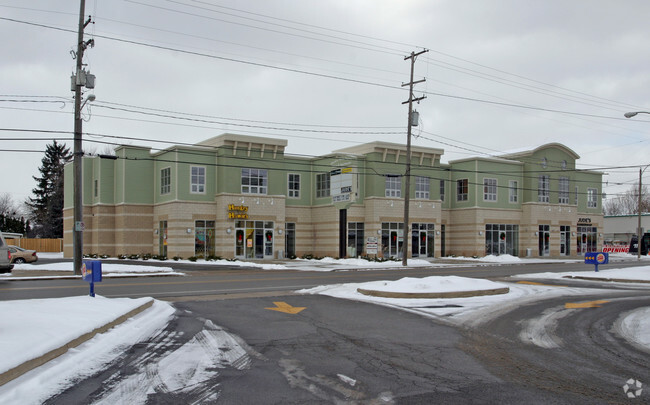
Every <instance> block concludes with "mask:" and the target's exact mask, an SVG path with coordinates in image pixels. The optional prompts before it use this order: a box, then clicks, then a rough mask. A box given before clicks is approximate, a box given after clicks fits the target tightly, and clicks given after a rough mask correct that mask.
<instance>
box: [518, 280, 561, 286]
mask: <svg viewBox="0 0 650 405" xmlns="http://www.w3.org/2000/svg"><path fill="white" fill-rule="evenodd" d="M517 284H527V285H543V286H546V287H566V286H565V285H557V284H542V283H537V282H535V281H517Z"/></svg>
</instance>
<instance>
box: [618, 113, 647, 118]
mask: <svg viewBox="0 0 650 405" xmlns="http://www.w3.org/2000/svg"><path fill="white" fill-rule="evenodd" d="M637 114H650V111H632V112H626V113H625V114H623V115H624V116H625V118H632V117H634V116H635V115H637Z"/></svg>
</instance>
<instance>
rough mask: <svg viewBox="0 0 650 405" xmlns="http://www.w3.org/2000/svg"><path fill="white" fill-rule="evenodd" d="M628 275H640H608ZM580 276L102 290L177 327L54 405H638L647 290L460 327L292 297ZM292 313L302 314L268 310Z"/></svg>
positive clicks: (522, 269) (32, 291)
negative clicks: (310, 290)
mask: <svg viewBox="0 0 650 405" xmlns="http://www.w3.org/2000/svg"><path fill="white" fill-rule="evenodd" d="M624 265H636V263H634V262H633V263H628V264H620V263H617V264H614V265H610V266H612V267H613V266H616V267H622V266H624ZM604 268H606V267H605V266H601V269H604ZM571 270H582V271H584V270H585V265H582V264H551V265H549V264H543V265H525V266H521V265H508V266H482V267H457V268H429V269H421V268H420V269H405V270H402V269H399V270H381V271H376V270H375V271H345V272H299V271H284V270H282V271H260V270H254V269H237V270H208V269H197V268H196V267H193V270H191V271H188V276H185V277H158V278H154V277H146V278H135V279H131V278H129V279H105V280H104V282H102V284H98V285H97V286H96V290H97V293H98V294H101V295H104V296H115V297H117V296H119V297H140V296H143V295H148V296H154V297H157V298H163V299H168V300H170V301H172V302H173V305H174V306H175V308H176V309H177V311H176V315H175V319H173V321H172V322H170V324H169V325H168V327H167V328H166V329H165V330H164V331H162V332H161V333H160V334H158V335H156V336H154V337H152V338H151V339H150V340H149V341H146V342H141V343H138V344H136V345H134V346H133V347H131V348H125V352H124V354H123V355H122V356H120V357H119V358H118V359H117V360H116V361H115V362H114V363H113V364H112V365H110V366H109V367H107V368H106V369H105V370H103V371H101V372H99V373H97V374H96V375H94V376H91V377H89V378H86V379H83V380H82V381H78V382H76V383H75V385H74V386H73V388H71V389H69V390H67V391H65V392H63V393H61V394H60V395H57V396H56V397H53V398H51V399H50V401H49V402H48V403H52V404H57V403H144V402H145V401H146V402H147V403H161V404H167V403H169V404H177V403H223V404H252V403H255V404H287V403H292V404H330V403H338V404H432V403H484V404H494V403H500V404H521V403H528V404H551V403H552V404H600V403H603V404H605V403H623V404H627V403H630V400H629V399H628V398H627V397H626V396H625V392H624V391H623V385H624V384H625V383H626V381H627V380H629V379H631V378H632V379H636V380H639V381H642V382H647V381H649V380H650V378H648V377H650V352H649V351H648V349H647V348H645V349H644V348H641V347H636V346H634V345H632V344H630V343H629V342H627V341H626V340H625V339H623V338H622V337H621V336H620V333H619V329H618V326H617V322H618V320H619V316H620V315H621V314H623V313H626V312H628V311H631V310H633V309H636V308H644V307H648V306H650V296H649V295H648V287H647V286H643V285H642V286H637V287H636V288H627V287H620V286H619V287H616V286H612V285H608V284H602V283H593V284H587V285H585V284H580V285H585V286H586V287H594V286H597V287H601V288H603V287H605V288H603V289H602V294H600V293H594V290H593V289H585V294H584V295H582V296H573V297H571V298H566V297H565V298H553V299H545V300H540V301H537V302H531V303H527V304H525V305H521V306H519V307H515V308H512V309H511V310H509V311H506V312H503V313H497V312H495V313H494V314H491V315H490V316H487V317H485V318H480V319H477V320H476V322H465V323H463V324H462V325H454V324H449V323H448V322H445V321H444V320H435V319H430V318H425V317H422V316H420V315H417V314H413V313H408V312H404V311H402V310H398V309H394V308H387V307H382V306H377V305H372V304H366V303H361V302H355V301H348V300H340V299H335V298H331V297H326V296H318V295H317V296H311V295H294V294H292V293H291V290H295V289H296V288H306V287H312V286H317V285H323V284H334V283H344V282H362V281H370V280H376V279H397V278H401V277H405V276H409V277H425V276H428V275H449V274H454V275H461V276H467V277H481V278H496V279H498V278H502V277H506V276H508V275H511V274H519V273H537V272H547V271H571ZM538 281H539V280H538ZM562 283H563V284H573V282H571V281H568V280H567V281H566V282H565V281H564V280H562ZM575 285H577V284H575ZM87 289H88V286H87V284H86V283H84V282H82V281H79V280H43V281H35V282H31V281H23V282H8V281H4V282H2V283H0V297H2V299H18V298H25V297H29V298H36V297H40V296H42V297H46V296H48V297H49V296H66V295H80V294H86V293H87ZM283 303H284V304H283ZM576 303H577V306H576V307H570V308H568V307H567V304H576ZM285 304H286V306H287V307H288V308H290V309H291V308H304V309H302V310H300V311H299V312H297V313H291V312H290V311H289V312H288V313H287V312H280V311H277V310H272V309H270V308H274V307H275V308H280V307H282V306H284V305H285ZM216 342H221V343H219V344H217V343H216ZM224 342H230V343H228V344H226V345H225V346H224ZM197 346H200V348H201V350H202V351H201V352H200V353H201V355H200V356H198V357H199V358H207V359H208V360H209V361H210V364H212V366H211V367H212V368H211V369H209V370H207V371H206V375H205V377H204V378H203V379H201V380H200V381H199V382H196V383H194V384H192V385H190V386H189V387H186V388H184V389H180V388H178V387H177V386H176V385H174V384H170V383H169V382H168V381H169V375H170V374H174V376H177V377H178V376H183V375H186V374H191V373H192V372H194V371H195V370H197V369H198V367H199V365H197V364H194V363H191V362H190V364H189V365H187V364H185V363H187V362H189V360H190V359H192V358H193V357H197V356H192V355H189V354H188V352H187V350H188V347H189V348H196V347H197ZM228 353H231V354H232V353H235V354H236V355H235V356H230V357H228ZM170 358H174V359H176V361H174V362H170V361H169V359H170ZM184 358H185V360H183V359H184ZM184 365H185V366H186V368H183V366H184ZM179 378H180V377H179ZM645 391H646V392H644V393H643V396H642V397H640V398H636V399H634V401H635V403H650V394H649V393H648V392H647V391H648V389H647V387H645ZM143 398H144V399H143Z"/></svg>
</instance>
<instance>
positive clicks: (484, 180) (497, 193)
mask: <svg viewBox="0 0 650 405" xmlns="http://www.w3.org/2000/svg"><path fill="white" fill-rule="evenodd" d="M489 181H494V185H493V186H492V185H489V184H486V182H489ZM486 187H488V189H490V188H492V187H494V193H487V192H486V191H485V188H486ZM492 196H493V197H494V198H488V197H492ZM498 196H499V182H498V180H497V179H494V178H489V177H485V178H483V201H485V202H497V199H498Z"/></svg>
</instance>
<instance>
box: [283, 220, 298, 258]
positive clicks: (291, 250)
mask: <svg viewBox="0 0 650 405" xmlns="http://www.w3.org/2000/svg"><path fill="white" fill-rule="evenodd" d="M284 250H285V252H286V253H285V254H286V257H289V258H292V257H296V224H295V222H287V223H286V224H284Z"/></svg>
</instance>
